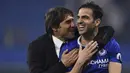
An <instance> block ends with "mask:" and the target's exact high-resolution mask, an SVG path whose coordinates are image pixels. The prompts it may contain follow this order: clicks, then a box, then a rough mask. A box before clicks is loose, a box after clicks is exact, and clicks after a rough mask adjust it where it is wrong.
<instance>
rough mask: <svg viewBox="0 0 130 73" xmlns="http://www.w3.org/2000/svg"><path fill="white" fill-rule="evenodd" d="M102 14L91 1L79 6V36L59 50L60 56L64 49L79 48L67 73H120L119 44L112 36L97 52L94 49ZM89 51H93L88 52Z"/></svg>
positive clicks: (100, 9)
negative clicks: (75, 58) (74, 61)
mask: <svg viewBox="0 0 130 73" xmlns="http://www.w3.org/2000/svg"><path fill="white" fill-rule="evenodd" d="M102 16H103V10H102V8H100V6H98V5H96V4H94V3H93V2H88V3H86V4H83V5H81V6H80V7H79V9H78V15H77V28H78V32H79V34H80V36H79V38H78V39H75V40H73V41H71V42H68V43H66V44H65V45H64V46H63V47H62V50H61V52H60V56H61V55H62V53H63V51H64V50H66V49H68V51H71V50H72V49H74V48H79V55H78V59H77V61H76V63H75V64H74V66H73V67H71V68H68V72H69V73H121V67H122V65H121V53H120V46H119V44H118V43H117V42H116V40H115V39H114V38H112V39H111V40H110V41H109V42H108V43H107V44H106V45H105V47H104V48H101V50H99V51H98V52H97V49H95V48H96V46H97V42H96V41H93V39H94V37H95V36H96V35H97V33H98V28H99V24H100V23H101V20H102ZM92 47H93V48H92ZM89 51H93V52H92V53H91V54H88V53H90V52H89ZM94 53H95V54H94ZM93 54H94V55H93ZM90 58H91V59H90ZM88 59H90V60H89V61H88Z"/></svg>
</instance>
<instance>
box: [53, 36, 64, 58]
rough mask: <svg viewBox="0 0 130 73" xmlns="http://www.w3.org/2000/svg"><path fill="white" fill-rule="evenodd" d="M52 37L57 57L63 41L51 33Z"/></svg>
mask: <svg viewBox="0 0 130 73" xmlns="http://www.w3.org/2000/svg"><path fill="white" fill-rule="evenodd" d="M52 39H53V42H54V44H55V50H56V54H57V57H58V58H59V53H60V48H61V45H62V44H63V41H61V40H60V39H58V38H57V37H55V36H53V35H52Z"/></svg>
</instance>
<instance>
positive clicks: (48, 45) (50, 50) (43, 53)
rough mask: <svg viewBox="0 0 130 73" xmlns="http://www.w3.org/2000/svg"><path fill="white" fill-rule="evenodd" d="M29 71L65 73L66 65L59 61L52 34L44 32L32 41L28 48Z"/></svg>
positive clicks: (33, 72)
mask: <svg viewBox="0 0 130 73" xmlns="http://www.w3.org/2000/svg"><path fill="white" fill-rule="evenodd" d="M27 59H28V61H27V63H28V66H29V70H30V73H65V71H66V67H65V66H64V64H63V63H62V62H61V61H59V58H58V57H57V54H56V51H55V46H54V43H53V40H52V35H49V34H44V35H42V36H41V37H39V38H38V39H36V40H34V41H32V42H31V43H30V44H29V48H28V57H27Z"/></svg>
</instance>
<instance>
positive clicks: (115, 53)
mask: <svg viewBox="0 0 130 73" xmlns="http://www.w3.org/2000/svg"><path fill="white" fill-rule="evenodd" d="M106 47H108V55H109V60H110V62H118V63H122V59H121V51H120V46H119V44H118V43H117V42H116V40H115V39H114V38H113V39H112V40H111V41H110V42H109V43H108V44H107V46H106Z"/></svg>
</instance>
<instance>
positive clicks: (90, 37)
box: [81, 28, 98, 45]
mask: <svg viewBox="0 0 130 73" xmlns="http://www.w3.org/2000/svg"><path fill="white" fill-rule="evenodd" d="M97 33H98V28H95V30H94V31H93V32H91V33H85V34H83V35H81V44H82V45H86V44H88V43H89V42H90V41H92V40H93V39H94V37H95V36H96V35H97Z"/></svg>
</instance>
